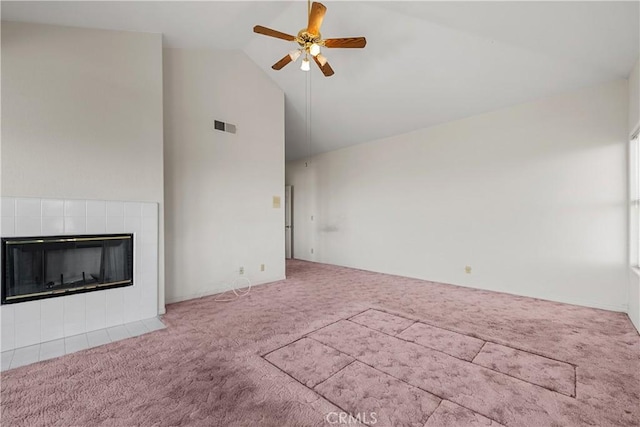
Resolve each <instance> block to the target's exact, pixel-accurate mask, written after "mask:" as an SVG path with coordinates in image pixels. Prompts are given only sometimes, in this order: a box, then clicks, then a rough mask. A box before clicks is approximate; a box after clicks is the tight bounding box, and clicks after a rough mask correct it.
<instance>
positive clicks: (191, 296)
mask: <svg viewBox="0 0 640 427" xmlns="http://www.w3.org/2000/svg"><path fill="white" fill-rule="evenodd" d="M284 279H285V277H284V276H282V277H280V278H275V279H267V280H263V281H261V282H254V283H251V287H256V286H260V285H266V284H268V283H273V282H279V281H280V280H284ZM245 287H246V286H239V287H237V288H235V289H242V288H245ZM232 289H234V288H226V289H212V290H208V291H204V292H198V293H193V294H187V295H178V296H175V297H166V298H165V302H166V304H167V305H168V304H175V303H177V302H182V301H189V300H192V299H196V298H202V297H208V296H211V295H217V294H221V293H224V292H227V291H230V290H232ZM165 312H166V310H165Z"/></svg>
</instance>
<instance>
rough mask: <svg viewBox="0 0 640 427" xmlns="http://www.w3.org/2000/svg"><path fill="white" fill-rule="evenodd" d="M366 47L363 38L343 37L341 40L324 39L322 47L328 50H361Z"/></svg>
mask: <svg viewBox="0 0 640 427" xmlns="http://www.w3.org/2000/svg"><path fill="white" fill-rule="evenodd" d="M366 45H367V39H365V38H364V37H345V38H341V39H325V41H324V46H325V47H329V48H334V47H339V48H362V47H365V46H366Z"/></svg>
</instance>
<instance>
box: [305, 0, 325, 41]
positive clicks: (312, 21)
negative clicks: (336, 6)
mask: <svg viewBox="0 0 640 427" xmlns="http://www.w3.org/2000/svg"><path fill="white" fill-rule="evenodd" d="M325 13H327V8H326V7H325V5H323V4H322V3H317V2H313V4H312V5H311V12H310V13H309V25H308V26H307V32H308V33H309V34H313V35H316V36H317V35H318V34H320V27H321V26H322V20H323V19H324V14H325Z"/></svg>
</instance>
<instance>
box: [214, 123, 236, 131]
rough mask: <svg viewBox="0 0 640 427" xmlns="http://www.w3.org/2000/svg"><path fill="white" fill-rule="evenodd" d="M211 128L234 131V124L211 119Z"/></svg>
mask: <svg viewBox="0 0 640 427" xmlns="http://www.w3.org/2000/svg"><path fill="white" fill-rule="evenodd" d="M213 129H215V130H221V131H222V132H229V133H236V125H232V124H231V123H225V122H221V121H220V120H214V121H213Z"/></svg>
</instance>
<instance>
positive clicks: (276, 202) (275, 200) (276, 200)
mask: <svg viewBox="0 0 640 427" xmlns="http://www.w3.org/2000/svg"><path fill="white" fill-rule="evenodd" d="M273 207H274V208H276V209H279V208H280V196H273Z"/></svg>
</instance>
